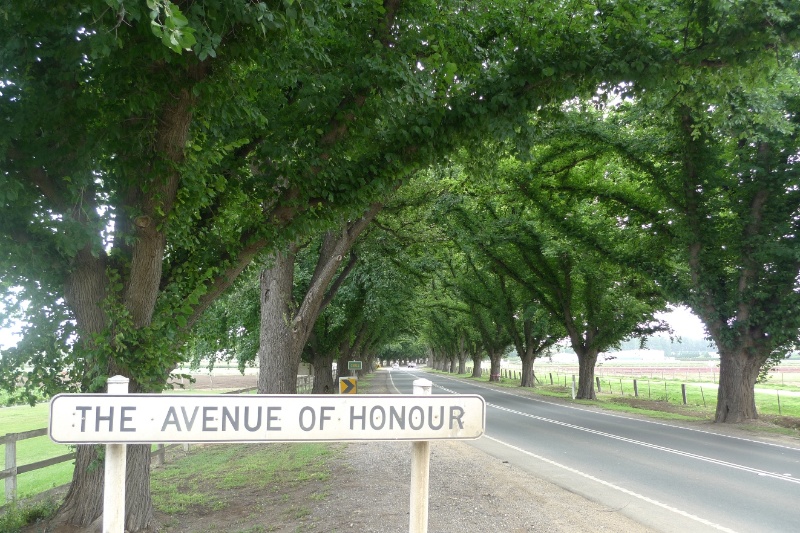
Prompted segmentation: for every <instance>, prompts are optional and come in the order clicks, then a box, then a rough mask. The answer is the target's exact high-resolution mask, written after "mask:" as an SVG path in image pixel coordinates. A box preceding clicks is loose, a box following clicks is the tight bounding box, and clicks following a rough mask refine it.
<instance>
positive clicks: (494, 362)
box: [489, 350, 503, 381]
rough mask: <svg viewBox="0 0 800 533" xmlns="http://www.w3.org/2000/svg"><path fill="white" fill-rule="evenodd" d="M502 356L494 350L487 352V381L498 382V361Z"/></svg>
mask: <svg viewBox="0 0 800 533" xmlns="http://www.w3.org/2000/svg"><path fill="white" fill-rule="evenodd" d="M502 356H503V354H502V353H500V351H497V352H495V351H494V350H492V351H490V352H489V361H490V367H489V381H500V359H501V358H502Z"/></svg>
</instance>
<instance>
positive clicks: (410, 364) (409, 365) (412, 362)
mask: <svg viewBox="0 0 800 533" xmlns="http://www.w3.org/2000/svg"><path fill="white" fill-rule="evenodd" d="M408 368H417V363H415V362H414V361H409V362H408Z"/></svg>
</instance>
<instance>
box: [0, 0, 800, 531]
mask: <svg viewBox="0 0 800 533" xmlns="http://www.w3.org/2000/svg"><path fill="white" fill-rule="evenodd" d="M0 17H2V20H3V24H0V58H2V59H1V60H0V120H2V124H3V127H2V128H0V162H2V163H0V164H1V165H2V166H0V203H2V209H1V210H0V295H1V297H2V300H0V304H2V309H3V310H4V316H3V317H2V321H1V322H0V325H2V326H6V325H9V324H11V323H12V322H15V323H22V324H23V332H22V333H23V336H22V340H21V341H20V343H19V344H18V345H17V346H16V347H14V348H11V349H8V350H4V351H3V353H2V358H0V384H1V385H2V387H3V388H5V389H7V390H9V391H10V392H12V393H13V394H15V395H17V396H18V397H20V398H22V399H28V400H30V401H33V399H34V398H35V397H36V395H38V394H45V395H49V394H53V393H56V392H62V391H73V392H78V391H80V392H100V391H102V390H103V388H104V387H105V383H106V379H107V378H108V377H109V376H112V375H115V374H122V375H124V376H127V377H129V378H130V380H131V392H158V391H161V390H163V389H165V388H166V387H167V386H168V382H169V378H170V375H171V373H172V372H173V371H174V370H175V368H176V367H177V366H178V365H179V364H180V363H182V362H185V361H186V360H187V359H189V358H190V357H192V353H195V354H196V353H201V352H202V353H206V354H214V355H215V356H217V355H219V354H222V356H224V357H231V358H235V359H236V360H237V361H238V362H239V363H240V364H242V365H246V364H254V362H255V361H258V362H259V367H260V369H261V375H260V376H259V390H260V391H261V392H270V393H292V392H294V387H295V375H296V369H297V365H298V364H299V362H300V361H301V360H302V359H305V360H307V361H309V362H311V363H312V364H313V365H314V366H315V368H317V369H320V370H321V369H325V368H330V363H331V361H332V360H333V358H336V357H340V358H342V359H341V361H346V360H347V359H348V358H351V357H356V356H357V357H362V356H363V357H365V358H368V357H375V356H376V355H377V354H379V353H380V350H381V348H382V347H385V346H389V345H392V344H393V343H394V344H396V343H398V342H400V341H401V340H402V341H403V342H406V341H407V340H408V339H413V338H416V339H418V341H419V342H424V344H425V345H426V346H427V348H428V350H429V354H431V355H432V356H433V357H434V358H436V359H437V360H439V359H441V360H445V359H446V360H447V361H448V362H449V368H450V369H453V368H454V367H456V366H457V367H458V368H459V369H462V368H463V365H464V362H465V361H466V359H467V358H472V360H473V362H475V361H480V359H482V358H483V357H484V354H486V355H488V356H489V358H490V360H491V361H492V369H491V371H490V372H491V374H492V375H496V373H497V367H496V366H495V365H496V363H499V357H500V355H502V353H503V352H504V351H505V350H507V349H508V348H510V347H513V349H514V350H515V351H516V353H517V354H518V355H519V356H520V358H521V359H522V360H523V362H524V364H525V365H526V366H525V368H526V371H525V372H524V373H523V374H524V378H523V384H525V385H532V384H533V370H532V369H533V364H532V363H533V360H534V358H535V357H538V356H540V355H541V354H543V353H546V350H547V349H548V347H549V346H550V345H551V344H552V343H554V342H555V341H556V340H558V339H560V338H565V337H566V338H568V339H569V342H570V344H571V346H572V348H573V349H574V350H575V352H576V354H577V356H578V360H579V363H580V389H579V395H580V396H581V397H583V398H591V397H593V396H594V389H593V381H594V380H593V379H592V375H593V372H594V363H595V361H596V357H597V354H598V353H599V351H602V350H605V349H607V348H609V347H612V346H616V345H618V344H619V343H620V342H621V341H623V340H624V339H628V338H631V337H637V336H643V335H647V334H648V333H650V332H652V331H655V330H659V329H663V325H662V324H659V323H658V322H656V321H654V320H653V314H654V313H655V312H657V311H658V310H661V309H664V307H665V306H666V305H667V303H673V304H686V305H688V306H690V307H691V308H692V309H693V310H694V311H695V313H696V314H697V315H698V316H699V317H700V318H701V319H702V320H703V322H704V324H705V325H706V328H707V331H708V334H709V336H710V337H711V338H712V339H713V340H714V342H715V343H716V345H717V346H718V349H719V352H720V356H721V368H720V395H719V402H718V406H717V414H716V420H717V421H718V422H739V421H742V420H747V419H750V418H754V417H756V416H757V413H756V411H755V405H754V401H753V386H754V383H755V380H756V378H757V375H758V372H759V371H760V370H761V369H762V367H763V366H764V365H765V364H769V361H771V360H774V359H775V358H779V357H780V356H781V355H782V354H784V353H786V350H788V349H789V348H790V347H792V346H794V345H795V344H796V343H797V342H798V330H799V329H800V287H799V286H798V285H799V282H798V274H799V273H800V245H798V238H797V233H798V231H800V228H798V226H800V210H799V208H798V206H799V205H800V177H799V176H798V166H800V146H798V144H799V143H800V138H799V137H798V127H800V124H799V122H800V109H799V107H800V89H798V87H800V83H799V82H800V79H799V78H800V76H799V75H798V63H799V62H800V52H799V51H798V44H799V43H800V29H798V28H800V5H798V4H797V3H796V2H786V1H783V0H763V1H750V2H695V1H686V2H674V1H670V2H667V1H664V0H645V1H622V2H606V1H598V2H594V3H585V2H561V3H553V4H546V5H545V4H539V3H530V2H518V1H516V0H508V1H504V2H497V1H494V0H492V1H480V0H479V1H475V2H460V1H452V2H450V1H437V2H424V1H411V0H408V1H404V0H385V1H383V2H380V1H371V0H370V1H354V2H317V1H314V0H310V1H293V0H284V1H283V2H260V1H252V0H197V1H178V2H173V1H171V0H145V1H135V2H123V1H122V0H83V1H81V2H74V1H70V0H66V1H63V2H58V3H51V4H47V3H38V2H28V1H13V0H12V1H8V2H4V3H3V4H2V6H0ZM340 368H341V363H340ZM478 368H479V367H478ZM324 373H325V372H319V373H318V375H320V374H324ZM332 385H333V384H332V381H331V382H323V381H320V383H319V384H315V391H316V392H321V393H322V392H327V391H329V390H330V389H331V388H332ZM98 453H99V452H98V449H97V448H96V447H94V446H78V449H77V459H76V467H75V474H74V477H73V481H72V484H71V487H70V491H69V493H68V495H67V497H66V499H65V502H64V504H63V506H62V507H61V509H60V511H59V519H60V520H62V521H63V522H64V523H69V524H73V525H76V526H88V525H89V524H91V523H93V522H95V521H96V520H97V519H98V517H99V516H100V514H101V512H102V485H103V484H102V480H103V468H102V463H101V462H100V461H99V455H98ZM149 454H150V450H149V446H146V445H133V446H130V447H129V451H128V475H127V480H126V498H127V502H126V529H127V530H128V531H131V532H139V531H151V530H154V529H155V528H156V524H155V523H154V519H153V509H152V502H151V497H150V489H149Z"/></svg>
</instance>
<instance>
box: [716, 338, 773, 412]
mask: <svg viewBox="0 0 800 533" xmlns="http://www.w3.org/2000/svg"><path fill="white" fill-rule="evenodd" d="M719 360H720V368H719V392H718V394H717V412H716V415H715V416H714V422H729V423H739V422H744V421H745V420H751V419H755V418H758V412H757V411H756V401H755V384H756V380H757V379H758V372H759V370H760V369H761V365H762V364H763V362H764V360H766V357H758V356H753V355H750V356H748V353H747V349H745V348H742V347H739V349H738V350H725V349H723V348H721V347H720V348H719Z"/></svg>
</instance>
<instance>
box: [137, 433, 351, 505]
mask: <svg viewBox="0 0 800 533" xmlns="http://www.w3.org/2000/svg"><path fill="white" fill-rule="evenodd" d="M340 449H341V447H339V446H336V445H330V444H319V443H308V444H306V443H303V444H286V443H270V444H239V445H237V444H225V445H205V446H197V447H194V448H193V449H192V452H191V454H189V455H187V456H185V457H182V458H179V459H177V460H176V461H174V462H170V463H168V464H166V465H164V466H163V467H162V468H159V469H156V470H154V471H153V472H152V475H151V490H152V494H153V503H154V505H155V507H156V509H158V510H159V511H161V512H163V513H166V514H179V513H185V512H188V511H197V512H211V511H220V510H223V509H225V508H226V507H227V506H228V504H229V503H230V502H229V501H228V500H227V499H226V498H225V496H224V495H225V493H226V492H227V491H230V493H231V494H232V495H235V490H236V489H241V488H243V487H249V488H252V489H253V490H257V491H274V492H275V493H276V494H278V492H280V491H281V487H285V486H286V485H287V484H290V485H291V484H298V483H307V482H319V481H327V480H328V479H329V478H330V475H331V471H330V467H329V466H328V465H329V464H331V462H332V461H333V460H335V457H336V456H337V454H338V453H339V450H340Z"/></svg>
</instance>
